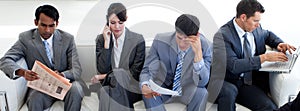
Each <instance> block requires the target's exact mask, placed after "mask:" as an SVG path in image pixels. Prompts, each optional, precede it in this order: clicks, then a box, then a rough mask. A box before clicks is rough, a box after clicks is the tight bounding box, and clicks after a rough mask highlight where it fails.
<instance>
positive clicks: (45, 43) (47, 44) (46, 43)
mask: <svg viewBox="0 0 300 111" xmlns="http://www.w3.org/2000/svg"><path fill="white" fill-rule="evenodd" d="M43 43H44V45H45V49H46V53H47V57H48V60H49V61H50V64H51V66H52V59H51V52H50V46H49V43H48V42H47V41H46V40H44V41H43Z"/></svg>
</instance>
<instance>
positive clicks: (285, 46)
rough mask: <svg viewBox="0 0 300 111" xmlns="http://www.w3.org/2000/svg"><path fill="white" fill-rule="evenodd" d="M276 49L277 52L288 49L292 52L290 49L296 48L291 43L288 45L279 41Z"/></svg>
mask: <svg viewBox="0 0 300 111" xmlns="http://www.w3.org/2000/svg"><path fill="white" fill-rule="evenodd" d="M277 50H278V51H279V52H283V53H285V52H286V51H289V53H290V54H292V50H293V51H295V50H296V48H295V47H294V46H292V45H289V44H287V43H279V44H278V46H277Z"/></svg>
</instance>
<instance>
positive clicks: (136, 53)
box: [96, 28, 145, 110]
mask: <svg viewBox="0 0 300 111" xmlns="http://www.w3.org/2000/svg"><path fill="white" fill-rule="evenodd" d="M124 31H125V38H124V44H123V49H122V52H121V56H120V62H119V68H118V70H122V71H117V70H116V67H115V62H114V51H113V47H114V46H113V44H114V43H113V40H112V39H114V38H112V36H111V41H110V46H109V49H105V48H104V38H103V35H102V34H101V35H99V36H98V37H97V39H96V59H97V70H98V72H99V73H101V74H106V73H108V72H110V71H113V70H114V71H115V72H113V73H112V74H113V75H114V77H115V78H116V80H113V79H112V80H111V81H113V84H116V86H115V87H114V88H112V89H110V90H109V87H107V86H105V87H104V89H105V90H107V92H108V91H109V92H110V96H111V97H112V98H113V99H114V100H115V101H117V102H118V103H120V104H122V105H125V106H127V105H129V107H133V103H135V102H136V101H139V100H141V99H142V96H141V95H138V94H141V92H140V88H139V87H138V86H139V84H138V81H139V76H140V73H141V70H142V68H143V65H144V61H145V40H144V38H143V36H142V35H141V34H137V33H134V32H131V31H130V30H128V29H127V28H125V30H124ZM125 72H126V73H125ZM127 74H128V75H127ZM118 78H119V79H118ZM116 81H117V82H116ZM121 81H124V82H121ZM124 92H126V94H125V93H124ZM101 93H102V92H99V93H98V94H100V96H101V95H106V94H101ZM101 101H103V100H100V106H99V107H102V108H101V110H107V109H109V108H106V107H116V106H105V105H104V104H105V103H103V104H102V103H101ZM103 102H105V101H103ZM123 110H125V109H123Z"/></svg>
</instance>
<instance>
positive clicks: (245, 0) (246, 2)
mask: <svg viewBox="0 0 300 111" xmlns="http://www.w3.org/2000/svg"><path fill="white" fill-rule="evenodd" d="M255 12H260V13H264V12H265V9H264V7H263V6H262V5H261V4H260V3H259V2H258V1H257V0H241V1H240V2H239V4H238V5H237V7H236V18H239V17H240V15H242V14H246V16H247V18H249V17H251V16H254V13H255Z"/></svg>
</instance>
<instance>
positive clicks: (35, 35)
mask: <svg viewBox="0 0 300 111" xmlns="http://www.w3.org/2000/svg"><path fill="white" fill-rule="evenodd" d="M32 41H33V43H34V45H35V47H37V50H38V52H39V54H40V57H42V59H43V60H44V61H41V62H42V63H46V65H47V66H51V64H50V61H49V60H48V57H47V54H46V50H45V45H44V44H43V42H42V39H41V37H40V34H39V32H38V30H35V31H34V33H33V36H32Z"/></svg>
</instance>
